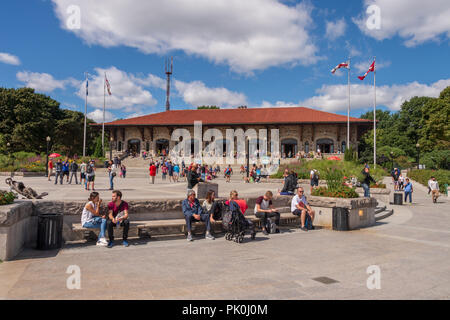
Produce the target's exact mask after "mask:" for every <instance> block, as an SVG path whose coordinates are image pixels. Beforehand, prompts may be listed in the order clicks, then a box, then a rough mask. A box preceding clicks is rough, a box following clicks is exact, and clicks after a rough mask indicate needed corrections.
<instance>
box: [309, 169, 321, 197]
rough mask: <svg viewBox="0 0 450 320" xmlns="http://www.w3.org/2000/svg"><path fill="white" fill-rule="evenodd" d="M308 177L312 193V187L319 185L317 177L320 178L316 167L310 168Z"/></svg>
mask: <svg viewBox="0 0 450 320" xmlns="http://www.w3.org/2000/svg"><path fill="white" fill-rule="evenodd" d="M309 178H310V185H311V190H310V193H312V191H313V189H314V187H318V186H319V179H320V176H319V171H317V170H316V169H312V170H311V172H310V174H309Z"/></svg>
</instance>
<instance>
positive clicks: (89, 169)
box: [86, 164, 92, 174]
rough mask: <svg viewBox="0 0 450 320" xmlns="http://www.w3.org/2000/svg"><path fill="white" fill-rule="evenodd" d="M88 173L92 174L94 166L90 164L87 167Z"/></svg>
mask: <svg viewBox="0 0 450 320" xmlns="http://www.w3.org/2000/svg"><path fill="white" fill-rule="evenodd" d="M86 173H88V174H91V173H92V166H91V165H90V164H88V165H87V167H86Z"/></svg>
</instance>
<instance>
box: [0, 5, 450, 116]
mask: <svg viewBox="0 0 450 320" xmlns="http://www.w3.org/2000/svg"><path fill="white" fill-rule="evenodd" d="M73 5H75V6H76V7H75V9H74V7H73ZM370 5H376V7H375V8H378V9H379V10H380V11H379V13H380V14H379V16H376V17H379V19H378V20H370V21H375V22H376V21H379V22H380V28H379V29H376V28H375V29H373V28H372V29H369V28H368V27H367V24H366V22H367V20H368V19H370V18H371V17H372V18H373V14H374V11H370V12H369V13H367V12H366V10H367V8H368V7H369V6H370ZM71 6H72V7H71ZM77 8H78V9H79V11H77V10H78V9H77ZM78 12H79V15H78ZM77 21H80V25H79V27H78V26H77ZM0 30H1V31H0V32H1V39H2V41H1V45H0V86H3V87H14V88H18V87H23V86H30V87H33V88H35V89H36V91H38V92H41V93H44V94H47V95H49V96H51V97H52V98H54V99H56V100H57V101H59V102H60V103H61V106H62V107H63V108H68V109H72V110H78V111H82V112H84V82H83V81H84V72H85V71H87V72H89V74H90V77H89V79H90V80H89V89H90V91H89V97H88V103H89V104H88V113H89V114H90V117H91V118H94V119H95V120H96V121H101V115H102V111H101V109H102V107H103V76H104V73H105V72H106V74H107V77H108V79H109V81H110V83H111V90H112V96H110V97H109V96H108V97H107V104H106V108H107V116H106V117H107V120H112V119H116V118H128V117H132V116H138V115H144V114H149V113H153V112H160V111H164V110H165V90H164V87H165V82H164V81H165V80H164V77H165V75H164V58H165V57H168V56H173V57H174V74H173V81H172V94H171V107H172V109H187V108H195V107H196V106H197V105H204V104H208V105H209V104H215V105H219V106H221V107H223V108H229V107H237V106H238V105H242V104H244V105H247V106H248V107H277V106H306V107H311V108H315V109H318V110H323V111H329V112H334V113H339V114H346V112H347V111H346V110H347V71H346V70H345V69H342V70H339V71H337V73H336V74H335V75H332V74H331V72H330V70H331V69H332V68H333V67H334V66H336V65H337V64H338V63H340V62H344V61H346V60H347V58H348V57H349V56H350V57H351V62H352V63H351V83H352V87H351V91H352V95H351V99H352V109H351V115H352V116H356V117H358V116H359V115H360V114H362V113H364V112H366V111H368V110H372V108H373V88H372V84H373V74H369V75H368V76H367V77H366V79H365V80H364V81H360V80H359V79H358V78H357V76H358V75H363V74H364V72H365V71H366V70H367V68H368V67H369V65H370V63H371V62H372V60H373V57H374V56H376V57H377V58H376V59H377V74H376V80H377V102H378V103H377V107H378V108H380V109H385V110H392V111H396V110H398V109H399V107H400V105H401V103H402V102H403V101H405V100H407V99H409V98H411V97H412V96H415V95H428V96H437V95H438V94H439V92H440V91H441V90H442V89H443V88H445V87H446V86H449V85H450V76H449V70H450V68H449V67H450V63H449V62H448V57H449V53H450V50H449V49H450V48H449V43H450V42H449V37H450V2H448V1H447V0H434V1H429V2H427V6H423V3H422V1H418V0H417V1H416V0H414V1H411V0H408V1H406V0H398V1H391V0H389V1H388V0H371V1H368V0H367V1H345V2H344V1H339V2H338V1H323V0H322V1H275V0H247V1H245V2H244V1H234V0H227V1H225V0H215V1H206V0H195V1H194V0H192V1H186V0H183V1H182V0H170V1H169V0H166V1H156V0H154V1H153V0H152V1H137V0H123V1H103V0H97V1H88V0H80V1H75V0H53V1H50V0H35V1H29V0H27V1H26V0H16V1H8V2H5V3H4V4H2V11H1V12H0Z"/></svg>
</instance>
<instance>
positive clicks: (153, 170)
mask: <svg viewBox="0 0 450 320" xmlns="http://www.w3.org/2000/svg"><path fill="white" fill-rule="evenodd" d="M149 171H150V180H151V181H152V184H155V177H156V166H155V164H154V163H153V162H152V163H150V168H149Z"/></svg>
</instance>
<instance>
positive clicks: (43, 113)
mask: <svg viewBox="0 0 450 320" xmlns="http://www.w3.org/2000/svg"><path fill="white" fill-rule="evenodd" d="M90 123H94V121H93V120H91V119H88V120H87V124H88V125H87V130H86V131H87V132H86V140H87V150H86V151H87V153H88V154H91V153H92V152H93V150H94V148H95V145H93V144H94V143H93V141H94V139H95V137H96V136H98V134H99V133H98V132H97V130H96V129H95V128H92V127H91V126H89V124H90ZM83 131H84V114H83V113H81V112H77V111H72V110H65V109H61V108H60V103H59V102H58V101H56V100H54V99H52V98H50V97H49V96H46V95H44V94H39V93H35V92H34V89H31V88H19V89H14V88H11V89H7V88H0V142H1V145H0V152H3V153H5V152H17V151H27V152H36V153H41V152H45V151H46V148H47V142H46V137H47V136H49V137H50V138H51V143H50V145H51V148H52V150H58V151H60V152H63V153H65V154H67V155H74V154H78V155H80V154H82V153H83ZM7 143H9V144H10V146H9V148H7V147H6V144H7Z"/></svg>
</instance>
